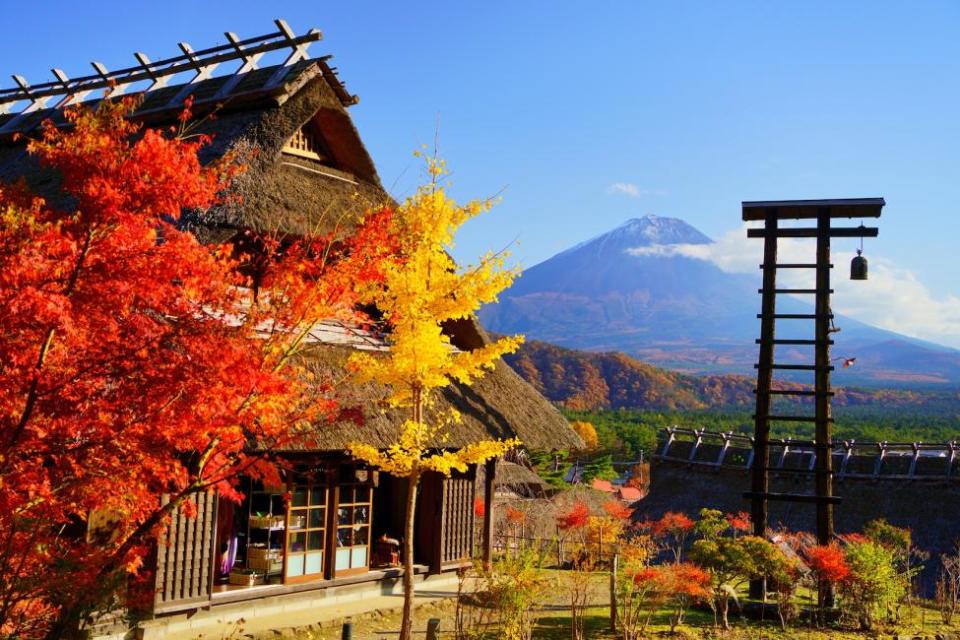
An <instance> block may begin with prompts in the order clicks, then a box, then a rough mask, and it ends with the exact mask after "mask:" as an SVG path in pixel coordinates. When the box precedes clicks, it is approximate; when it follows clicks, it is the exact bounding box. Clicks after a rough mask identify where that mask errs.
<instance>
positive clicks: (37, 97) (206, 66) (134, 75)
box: [0, 19, 329, 132]
mask: <svg viewBox="0 0 960 640" xmlns="http://www.w3.org/2000/svg"><path fill="white" fill-rule="evenodd" d="M274 24H276V26H277V31H275V32H274V33H269V34H266V35H262V36H256V37H253V38H246V39H240V38H239V37H238V36H237V35H236V34H234V33H231V32H226V33H225V35H226V37H227V42H226V44H222V45H217V46H215V47H209V48H207V49H201V50H199V51H194V50H193V49H192V48H191V47H190V45H189V44H187V43H186V42H181V43H179V46H180V50H181V52H182V53H181V54H180V55H178V56H174V57H172V58H165V59H163V60H157V61H156V62H151V61H150V59H149V58H148V57H147V56H146V54H143V53H140V52H137V53H134V57H135V58H136V60H137V64H136V65H135V66H131V67H127V68H125V69H118V70H116V71H108V70H107V68H106V67H105V66H104V65H103V64H101V63H99V62H92V63H90V64H91V65H92V66H93V69H94V71H95V73H93V74H91V75H88V76H82V77H78V78H69V77H67V75H66V74H65V73H64V72H63V71H61V70H60V69H52V70H51V72H52V73H53V76H54V78H55V79H54V80H52V81H49V82H43V83H40V84H34V85H31V84H30V83H28V82H27V80H26V79H25V78H24V77H23V76H19V75H14V76H13V81H14V82H15V83H16V85H17V86H16V87H13V88H10V89H0V114H5V113H10V112H11V110H12V107H13V106H14V105H15V104H17V103H20V102H27V103H28V104H27V105H26V106H25V107H24V108H23V109H22V110H21V111H20V112H19V114H18V115H17V116H16V117H14V118H13V119H11V120H10V121H8V122H7V123H6V124H5V125H4V126H3V127H2V128H0V132H4V131H7V130H14V129H16V128H17V125H18V121H19V120H21V119H22V118H23V117H24V116H26V115H28V114H30V113H33V112H35V111H38V110H40V109H44V108H47V106H48V102H50V100H51V99H54V98H56V99H57V100H56V102H55V103H54V104H53V105H50V106H52V107H53V108H60V107H64V106H66V105H68V104H74V103H77V102H81V101H83V100H84V99H85V98H86V97H87V96H88V95H89V94H90V93H91V92H92V91H96V90H98V89H105V90H106V97H108V98H110V97H114V96H118V95H121V94H123V93H124V91H126V89H127V88H128V87H129V86H130V85H132V84H135V83H138V82H143V81H149V82H150V85H149V86H148V87H147V88H146V89H145V91H151V90H153V89H159V88H162V87H164V86H165V85H166V84H167V83H168V82H169V81H170V79H171V78H172V77H173V76H175V75H178V74H181V73H192V74H193V76H192V77H191V78H190V80H189V81H187V82H186V83H185V84H184V87H183V89H181V90H180V91H179V92H177V94H176V95H174V96H173V97H172V98H171V100H170V102H169V106H170V107H174V106H178V105H179V104H181V103H182V102H183V100H184V99H185V98H186V96H187V95H188V94H189V93H190V92H191V91H192V90H193V88H194V87H195V85H196V84H197V83H199V82H202V81H203V80H208V79H210V78H211V77H212V74H213V71H214V69H216V68H217V67H218V66H219V65H220V64H223V63H225V62H231V61H235V60H239V61H241V62H240V66H239V67H238V68H237V69H236V70H235V71H234V72H233V74H232V76H231V77H229V78H228V79H227V81H226V82H225V83H224V85H223V87H221V89H220V90H219V91H218V92H217V95H216V96H214V99H218V98H223V97H226V96H227V95H229V93H230V92H231V91H232V90H233V89H234V88H235V87H236V85H237V84H238V83H239V82H240V80H241V79H242V78H243V75H244V74H246V73H247V72H249V71H253V70H255V69H257V63H258V61H259V60H260V58H262V57H263V55H264V54H266V53H268V52H270V51H277V50H281V49H289V50H290V53H289V55H288V56H287V58H286V60H284V62H283V63H282V64H281V65H280V66H279V68H278V69H277V71H276V72H275V73H274V74H273V75H272V76H271V77H270V79H269V80H268V81H267V83H266V84H265V85H264V86H263V88H264V89H270V88H273V87H275V86H277V85H279V84H280V83H281V82H282V81H283V78H284V77H285V76H286V72H287V70H288V67H290V66H291V65H293V64H294V63H297V62H299V61H301V60H306V59H308V58H309V57H310V56H309V54H308V52H307V49H308V47H309V46H310V44H311V43H313V42H317V41H318V40H320V39H321V38H322V37H323V35H322V34H321V32H320V30H319V29H310V30H309V31H307V32H306V33H305V34H303V35H299V36H298V35H296V34H295V33H294V32H293V30H292V29H291V28H290V26H289V25H288V24H287V23H286V22H285V21H284V20H281V19H277V20H274ZM325 60H326V58H324V59H323V60H322V61H323V62H324V65H323V66H324V67H325V69H324V71H326V69H329V67H327V66H326V64H325Z"/></svg>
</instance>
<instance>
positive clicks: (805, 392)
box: [753, 389, 833, 398]
mask: <svg viewBox="0 0 960 640" xmlns="http://www.w3.org/2000/svg"><path fill="white" fill-rule="evenodd" d="M753 392H754V393H760V391H759V389H754V390H753ZM767 393H768V394H770V395H772V396H807V397H814V396H819V395H823V396H826V397H828V398H829V397H833V391H827V392H826V393H822V394H821V393H820V392H818V391H810V390H809V389H770V390H769V391H767Z"/></svg>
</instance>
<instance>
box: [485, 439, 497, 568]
mask: <svg viewBox="0 0 960 640" xmlns="http://www.w3.org/2000/svg"><path fill="white" fill-rule="evenodd" d="M496 477H497V459H496V458H490V459H489V460H487V461H486V462H485V463H484V474H483V509H484V511H483V566H484V568H485V569H490V567H491V566H492V564H493V519H494V513H493V492H494V486H495V480H496Z"/></svg>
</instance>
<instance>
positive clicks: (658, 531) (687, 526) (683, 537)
mask: <svg viewBox="0 0 960 640" xmlns="http://www.w3.org/2000/svg"><path fill="white" fill-rule="evenodd" d="M695 524H696V523H694V521H693V520H692V519H690V517H689V516H687V514H685V513H682V512H675V511H668V512H666V513H665V514H663V515H662V516H661V517H660V519H659V520H650V521H647V522H644V523H642V525H641V529H645V530H647V531H649V532H650V536H651V537H653V539H654V540H656V541H657V542H659V543H660V544H661V545H663V548H666V549H667V550H669V551H670V552H671V553H672V554H673V558H674V562H677V563H679V562H680V561H681V560H682V559H683V547H684V545H685V544H686V541H687V538H688V537H689V536H690V534H691V533H693V528H694V526H695Z"/></svg>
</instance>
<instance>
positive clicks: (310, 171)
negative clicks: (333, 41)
mask: <svg viewBox="0 0 960 640" xmlns="http://www.w3.org/2000/svg"><path fill="white" fill-rule="evenodd" d="M324 65H325V63H324V62H322V61H318V60H307V61H304V62H300V63H297V64H295V65H292V66H291V68H290V70H289V71H288V72H287V74H286V76H285V77H284V80H283V82H281V83H280V84H279V85H278V86H277V87H275V88H272V89H270V90H269V91H263V90H260V89H258V87H259V85H260V84H262V82H263V80H264V79H266V78H268V77H269V76H270V75H271V74H272V73H273V72H274V71H275V70H276V67H267V68H265V69H259V70H256V71H251V72H249V73H248V74H246V77H245V78H244V79H243V80H242V81H241V82H240V83H239V85H238V86H237V87H236V88H235V89H234V90H233V91H232V92H231V94H230V95H229V96H228V97H227V98H225V99H223V100H221V101H209V98H210V96H212V95H214V94H215V93H216V91H217V90H218V88H219V87H220V86H221V85H222V84H223V82H224V78H223V77H219V78H213V79H210V80H206V81H203V82H199V83H197V85H196V87H195V88H194V89H193V91H192V93H193V95H194V96H195V97H196V98H197V100H198V104H200V106H198V107H196V108H195V109H194V111H195V113H196V122H195V124H194V125H192V128H191V130H190V133H191V134H193V133H198V134H199V133H202V134H208V135H210V136H211V137H212V138H213V142H212V144H211V145H209V146H208V147H207V148H206V149H205V150H204V151H203V154H202V159H203V160H204V161H210V160H212V159H214V158H219V157H221V156H223V155H224V154H226V153H228V152H235V153H237V154H238V155H239V156H240V157H242V158H243V159H244V160H245V161H246V163H247V164H248V166H249V169H248V171H247V172H246V173H244V174H243V175H241V176H240V177H239V178H237V179H236V180H235V182H234V184H233V187H232V192H233V194H234V195H238V196H240V197H239V199H232V200H231V202H232V204H231V205H230V206H225V207H220V208H218V209H217V210H214V211H210V212H205V213H204V214H202V215H200V216H192V217H191V220H192V222H193V223H194V226H195V227H196V228H197V229H198V231H199V233H198V235H201V236H203V237H205V238H208V239H221V237H223V236H226V235H228V234H218V233H216V232H215V230H214V229H212V228H211V227H214V228H215V227H223V226H226V227H228V228H234V229H235V228H240V227H252V228H255V229H258V230H269V231H280V232H285V233H294V234H302V233H305V232H326V231H331V230H333V229H335V228H337V227H338V226H339V227H349V226H350V223H351V222H353V221H355V220H356V219H357V217H358V216H359V215H360V214H361V213H363V211H364V210H365V209H367V208H368V207H370V206H375V205H379V204H383V203H384V202H387V201H388V196H387V194H386V192H385V191H384V190H383V188H382V187H381V185H380V179H379V177H378V176H377V172H376V168H375V167H374V164H373V160H372V159H371V158H370V155H369V154H368V153H367V151H366V148H365V147H364V145H363V143H362V141H361V140H360V135H359V133H358V132H357V130H356V128H355V127H354V126H353V123H352V122H351V120H350V116H349V114H348V113H347V111H346V108H345V107H344V101H343V98H342V96H339V95H338V92H337V90H336V88H335V87H332V86H331V84H330V83H329V82H328V79H327V78H328V75H329V74H325V72H324ZM181 87H182V85H175V86H171V87H164V88H162V89H157V90H154V91H150V92H149V93H146V94H144V95H143V102H142V104H141V106H140V108H139V109H138V110H137V111H136V113H135V114H134V117H136V118H138V119H141V120H142V121H143V122H144V123H145V124H146V125H148V126H165V125H168V124H170V123H171V122H176V116H177V114H178V112H179V111H180V110H181V108H182V107H180V106H177V107H176V108H167V109H163V108H159V106H158V105H163V104H165V102H166V101H168V100H169V99H170V98H171V97H172V96H174V95H176V94H177V92H178V91H179V90H180V88H181ZM341 88H342V87H341ZM204 99H208V102H207V103H205V104H203V100H204ZM95 103H96V101H90V102H89V103H87V104H88V105H89V106H93V105H95ZM45 119H51V120H53V121H54V122H62V121H63V118H62V111H56V110H53V109H46V110H41V111H38V112H37V114H36V115H33V116H31V121H32V122H33V121H34V120H35V122H33V124H34V125H39V123H40V122H42V121H43V120H45ZM2 121H3V118H0V125H2ZM308 123H309V124H310V125H311V126H314V127H316V128H317V129H318V130H320V131H322V135H323V138H324V141H325V143H326V145H327V146H328V148H329V150H330V153H331V156H332V160H333V162H332V164H333V165H334V167H330V166H323V165H321V164H319V163H313V162H309V161H303V160H300V159H297V158H295V157H292V156H287V155H282V154H281V150H282V148H283V146H284V144H285V143H286V142H287V140H289V139H290V137H291V136H292V135H293V134H294V133H296V131H297V130H298V129H300V127H302V126H304V125H306V124H308ZM35 134H36V129H34V134H33V135H35ZM28 135H30V134H28ZM19 178H24V179H25V180H26V181H27V184H29V185H30V187H31V188H32V189H34V190H35V191H37V192H38V193H40V194H41V195H44V196H46V197H48V198H49V199H50V200H51V202H52V203H53V204H57V205H63V204H66V203H65V202H64V201H63V200H62V197H61V196H62V194H59V193H58V189H57V187H58V184H59V181H58V179H57V176H56V175H55V174H54V173H53V172H51V171H48V170H45V169H43V168H41V167H40V166H39V164H38V163H37V161H36V160H35V159H33V158H31V157H30V156H29V155H28V154H27V153H26V149H25V142H24V140H23V139H22V138H21V139H18V140H14V139H12V138H8V139H7V140H5V141H3V142H2V143H0V180H2V181H4V182H13V181H15V180H17V179H19ZM204 227H206V228H204ZM206 234H210V235H206Z"/></svg>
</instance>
